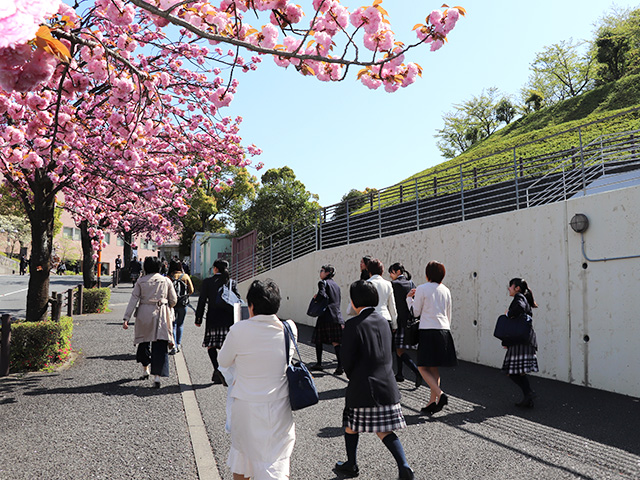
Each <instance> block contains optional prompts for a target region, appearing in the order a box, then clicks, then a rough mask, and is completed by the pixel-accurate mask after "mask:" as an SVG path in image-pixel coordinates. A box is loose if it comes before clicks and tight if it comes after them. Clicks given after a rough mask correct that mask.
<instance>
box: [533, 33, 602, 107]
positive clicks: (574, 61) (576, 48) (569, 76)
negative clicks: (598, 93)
mask: <svg viewBox="0 0 640 480" xmlns="http://www.w3.org/2000/svg"><path fill="white" fill-rule="evenodd" d="M583 45H584V42H579V43H576V44H574V43H573V40H569V41H568V42H565V41H562V42H560V43H556V44H553V45H551V46H548V47H545V49H544V50H543V51H542V52H540V53H538V54H537V55H536V58H535V59H534V61H533V63H532V64H531V71H532V76H531V77H530V79H529V83H528V85H527V86H526V87H525V88H526V89H528V90H537V91H540V92H542V94H543V96H544V98H545V100H546V101H547V102H549V103H552V104H553V103H556V102H559V101H561V100H566V99H567V98H571V97H575V96H576V95H580V94H581V93H582V92H584V91H586V90H588V89H589V88H591V87H592V85H593V63H594V59H593V57H592V56H591V55H589V54H588V52H587V53H581V51H580V49H581V48H582V47H583Z"/></svg>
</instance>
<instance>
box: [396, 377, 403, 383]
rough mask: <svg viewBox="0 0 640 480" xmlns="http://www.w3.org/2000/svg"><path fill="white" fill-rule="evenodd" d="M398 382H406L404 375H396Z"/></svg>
mask: <svg viewBox="0 0 640 480" xmlns="http://www.w3.org/2000/svg"><path fill="white" fill-rule="evenodd" d="M396 382H398V383H400V382H404V377H403V376H402V375H396Z"/></svg>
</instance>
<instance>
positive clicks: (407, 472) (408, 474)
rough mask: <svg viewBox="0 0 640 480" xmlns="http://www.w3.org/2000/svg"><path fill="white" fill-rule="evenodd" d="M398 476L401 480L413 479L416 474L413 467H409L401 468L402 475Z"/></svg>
mask: <svg viewBox="0 0 640 480" xmlns="http://www.w3.org/2000/svg"><path fill="white" fill-rule="evenodd" d="M398 478H399V479H400V480H413V479H414V478H415V475H414V474H413V470H411V467H407V468H403V469H401V470H400V476H399V477H398Z"/></svg>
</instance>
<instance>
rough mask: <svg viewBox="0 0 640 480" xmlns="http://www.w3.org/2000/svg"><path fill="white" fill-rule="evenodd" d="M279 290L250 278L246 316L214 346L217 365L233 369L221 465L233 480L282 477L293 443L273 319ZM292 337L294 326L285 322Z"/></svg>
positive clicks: (278, 329)
mask: <svg viewBox="0 0 640 480" xmlns="http://www.w3.org/2000/svg"><path fill="white" fill-rule="evenodd" d="M280 300H281V296H280V290H279V288H278V286H277V285H276V284H275V282H273V281H272V280H265V281H260V280H255V281H254V282H253V283H252V284H251V286H250V287H249V292H248V293H247V303H248V305H249V315H250V317H249V318H248V319H247V320H242V321H240V322H238V323H236V324H235V325H233V326H232V327H231V328H230V329H229V333H228V334H227V338H226V340H225V342H224V345H222V348H221V349H220V355H219V362H220V366H221V367H222V368H224V369H225V370H226V371H228V372H229V371H232V372H233V380H232V383H231V387H230V389H229V396H230V397H231V399H230V400H231V408H230V410H231V414H230V430H231V449H230V451H229V457H228V459H227V465H229V467H230V468H231V471H232V472H233V478H234V480H246V479H249V478H253V479H254V480H267V479H281V480H284V479H288V478H289V465H290V458H291V453H292V452H293V445H294V443H295V424H294V422H293V414H292V412H291V403H290V400H289V384H288V382H287V376H286V369H287V355H286V353H288V356H289V358H291V356H292V355H293V354H294V350H295V348H294V346H293V342H290V344H289V352H285V337H284V336H285V335H287V333H286V332H285V330H284V326H283V322H282V321H281V320H280V319H279V318H278V317H277V315H276V314H277V313H278V309H279V308H280ZM286 322H287V324H288V325H289V327H290V328H291V331H292V333H293V335H294V337H295V338H297V333H298V332H297V328H296V325H295V324H294V323H293V322H292V321H291V320H287V321H286Z"/></svg>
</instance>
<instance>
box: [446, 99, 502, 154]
mask: <svg viewBox="0 0 640 480" xmlns="http://www.w3.org/2000/svg"><path fill="white" fill-rule="evenodd" d="M498 95H499V92H498V89H497V87H490V88H488V89H487V90H484V89H483V90H482V92H481V93H480V95H479V96H473V97H472V98H471V99H470V100H467V101H465V102H463V103H462V104H461V105H456V108H457V109H458V110H459V111H461V112H463V113H464V114H465V115H466V116H467V117H468V118H469V119H470V120H471V124H472V125H473V126H475V127H476V128H477V129H478V131H479V132H476V133H475V134H474V133H473V132H467V134H469V133H471V134H472V136H475V137H476V138H475V141H474V142H473V143H475V142H477V141H479V140H482V139H483V138H486V137H488V136H489V135H491V134H492V133H493V132H495V131H496V130H497V129H498V126H499V125H500V121H499V120H498V119H497V118H496V107H497V102H498V100H497V97H498Z"/></svg>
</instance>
